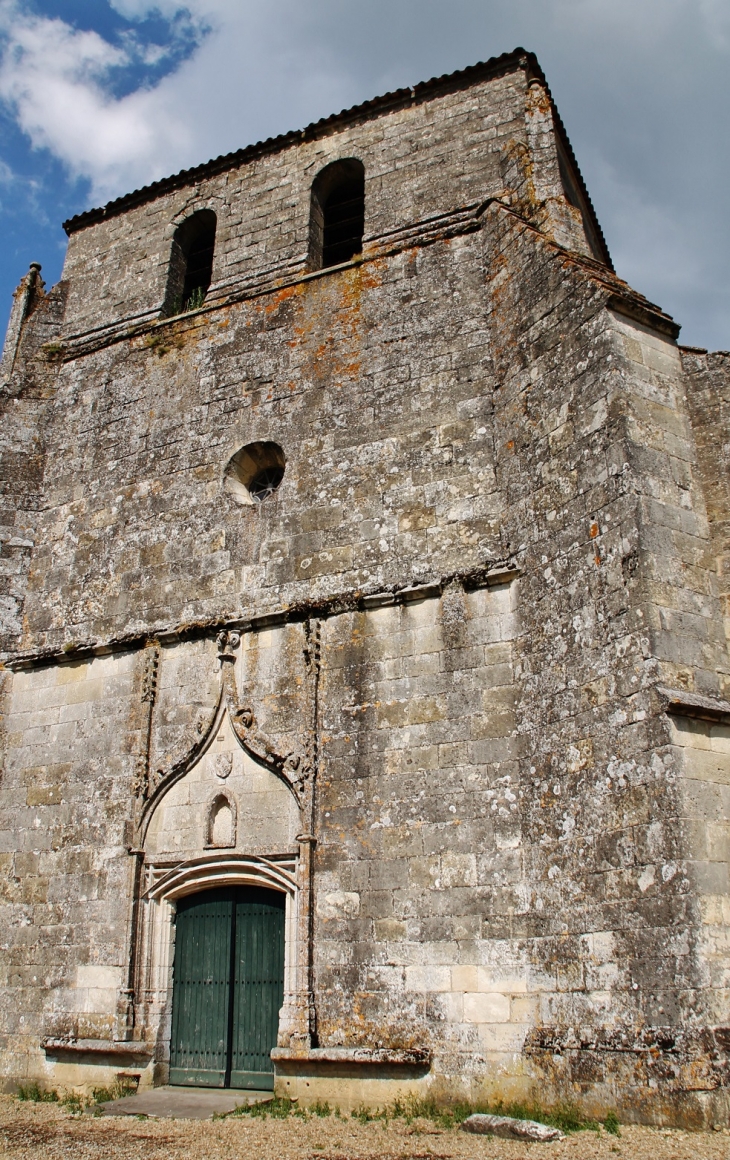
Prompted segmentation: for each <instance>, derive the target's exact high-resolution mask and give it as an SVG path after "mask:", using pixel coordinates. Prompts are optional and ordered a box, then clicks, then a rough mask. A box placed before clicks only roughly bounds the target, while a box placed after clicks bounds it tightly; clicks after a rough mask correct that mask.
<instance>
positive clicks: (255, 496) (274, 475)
mask: <svg viewBox="0 0 730 1160" xmlns="http://www.w3.org/2000/svg"><path fill="white" fill-rule="evenodd" d="M285 470H286V458H285V456H284V452H283V451H282V449H281V447H280V446H279V444H278V443H271V442H268V441H265V442H260V443H247V444H246V446H245V447H242V448H241V449H240V451H237V452H236V454H235V455H232V456H231V458H230V459H229V460H228V463H227V464H226V468H225V472H224V479H223V486H224V487H225V489H226V491H227V492H229V494H230V495H232V496H233V498H234V499H235V500H236V501H237V502H238V503H240V504H260V503H263V502H264V500H266V499H268V498H269V496H270V495H273V493H274V492H275V491H276V489H277V488H278V486H279V484H280V483H281V481H282V479H283V478H284V471H285Z"/></svg>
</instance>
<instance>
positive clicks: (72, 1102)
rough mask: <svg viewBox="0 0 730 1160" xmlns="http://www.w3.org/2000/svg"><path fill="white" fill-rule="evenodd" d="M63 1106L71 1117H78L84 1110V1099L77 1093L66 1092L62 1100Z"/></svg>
mask: <svg viewBox="0 0 730 1160" xmlns="http://www.w3.org/2000/svg"><path fill="white" fill-rule="evenodd" d="M62 1103H63V1106H64V1108H65V1109H66V1111H67V1112H70V1113H71V1115H72V1116H80V1115H81V1113H82V1112H83V1110H84V1106H85V1104H84V1098H83V1096H80V1095H79V1094H78V1092H66V1094H65V1096H64V1097H63V1100H62Z"/></svg>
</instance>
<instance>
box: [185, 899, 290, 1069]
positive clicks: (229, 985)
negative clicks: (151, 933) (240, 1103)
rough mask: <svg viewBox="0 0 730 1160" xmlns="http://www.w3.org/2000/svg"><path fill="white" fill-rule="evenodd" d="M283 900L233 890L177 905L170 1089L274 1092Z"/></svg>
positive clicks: (280, 998)
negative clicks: (273, 1053) (273, 1057)
mask: <svg viewBox="0 0 730 1160" xmlns="http://www.w3.org/2000/svg"><path fill="white" fill-rule="evenodd" d="M284 906H285V895H284V894H283V893H281V892H279V891H276V890H267V889H265V888H263V887H258V886H228V887H221V888H219V889H216V890H206V891H204V892H203V893H200V894H192V895H187V896H186V897H184V898H180V899H179V900H178V903H177V915H176V919H175V926H176V933H175V959H174V966H173V991H172V1037H171V1043H170V1083H172V1084H186V1085H191V1086H204V1087H235V1088H254V1089H259V1090H273V1086H274V1067H273V1064H272V1062H271V1049H272V1048H273V1047H275V1046H276V1037H277V1031H278V1025H279V1009H280V1008H281V1005H282V1002H283V998H284Z"/></svg>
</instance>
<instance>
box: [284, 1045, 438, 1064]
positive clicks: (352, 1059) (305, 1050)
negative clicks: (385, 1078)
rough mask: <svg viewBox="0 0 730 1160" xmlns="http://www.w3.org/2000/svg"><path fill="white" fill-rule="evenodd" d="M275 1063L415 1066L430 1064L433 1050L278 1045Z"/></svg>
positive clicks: (421, 1048)
mask: <svg viewBox="0 0 730 1160" xmlns="http://www.w3.org/2000/svg"><path fill="white" fill-rule="evenodd" d="M271 1058H272V1060H273V1062H274V1063H300V1062H301V1063H350V1064H352V1063H358V1064H365V1065H367V1064H388V1065H389V1066H391V1067H392V1066H396V1067H397V1066H401V1067H413V1066H414V1065H415V1066H421V1067H424V1066H427V1065H430V1063H431V1059H432V1053H431V1051H430V1050H429V1048H427V1047H412V1048H404V1049H401V1050H398V1049H395V1050H393V1049H390V1048H387V1047H275V1048H274V1049H273V1051H272V1052H271Z"/></svg>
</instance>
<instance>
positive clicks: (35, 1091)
mask: <svg viewBox="0 0 730 1160" xmlns="http://www.w3.org/2000/svg"><path fill="white" fill-rule="evenodd" d="M18 1099H19V1100H30V1101H31V1102H32V1103H34V1104H57V1103H58V1092H57V1091H56V1089H55V1088H41V1087H39V1086H38V1082H37V1080H33V1082H32V1083H29V1084H22V1083H21V1084H19V1085H18Z"/></svg>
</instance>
